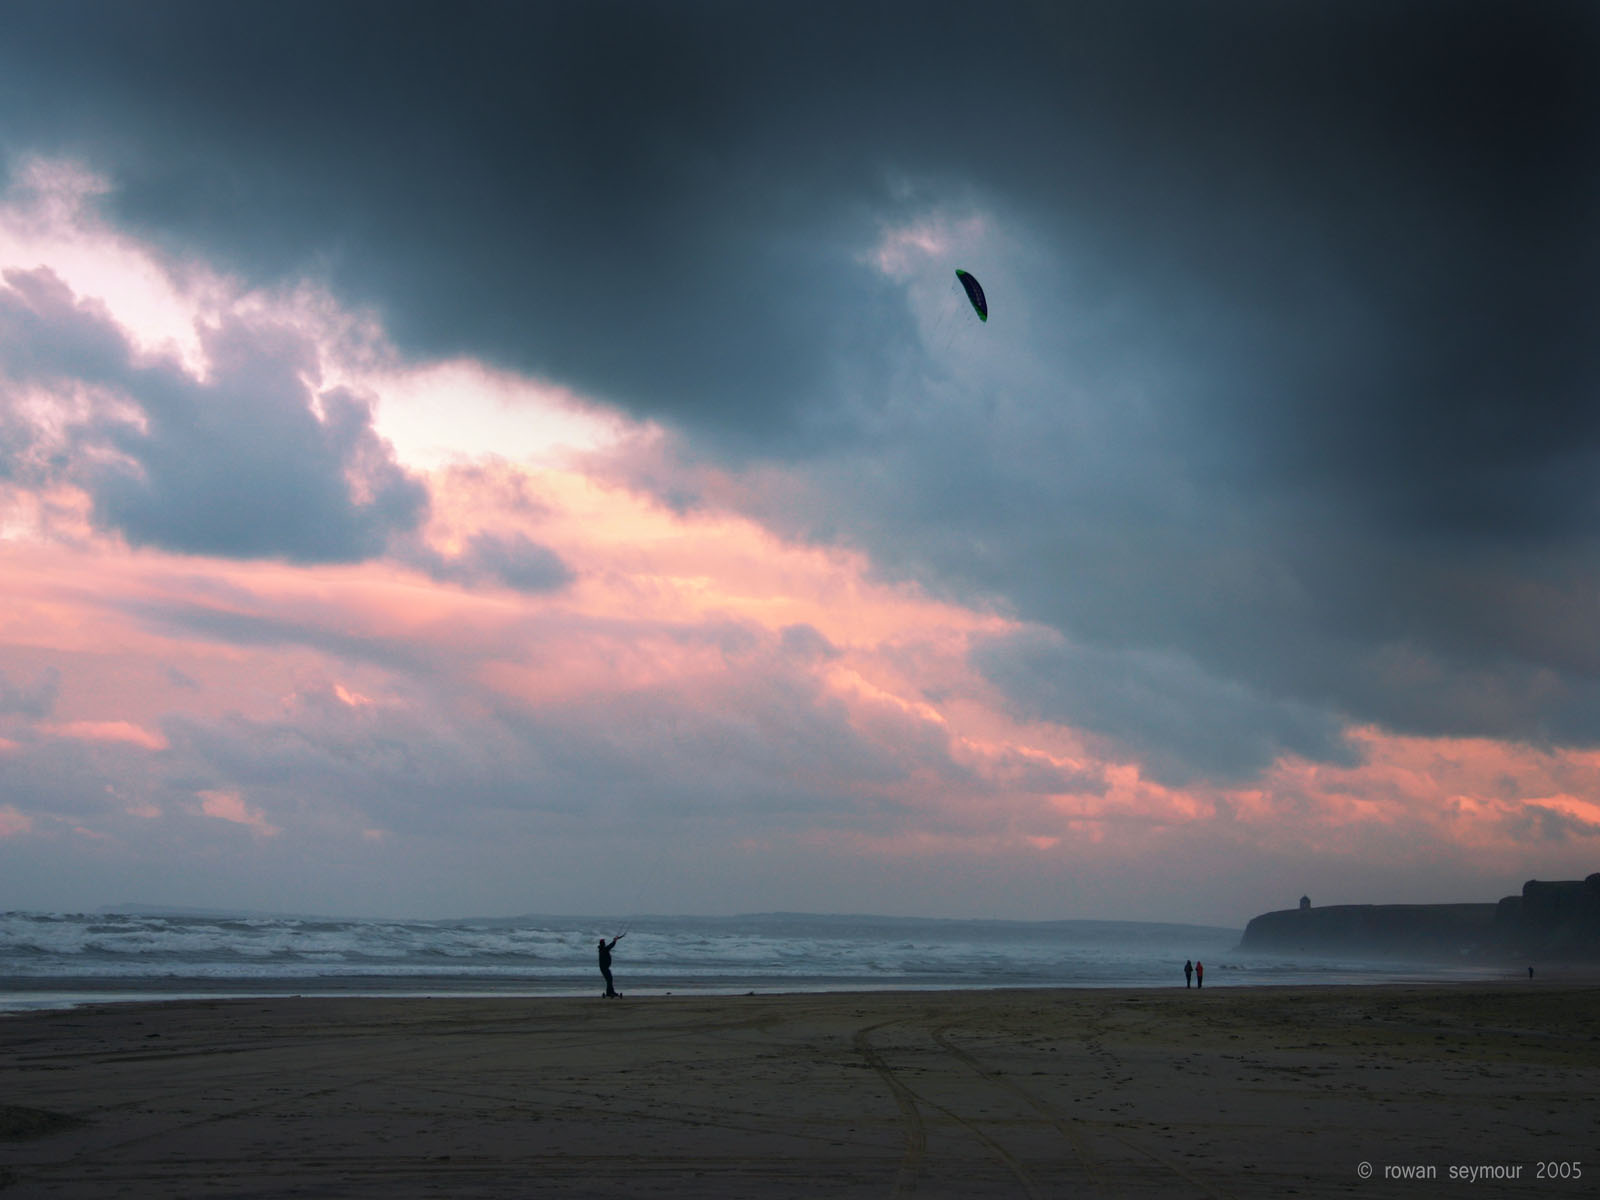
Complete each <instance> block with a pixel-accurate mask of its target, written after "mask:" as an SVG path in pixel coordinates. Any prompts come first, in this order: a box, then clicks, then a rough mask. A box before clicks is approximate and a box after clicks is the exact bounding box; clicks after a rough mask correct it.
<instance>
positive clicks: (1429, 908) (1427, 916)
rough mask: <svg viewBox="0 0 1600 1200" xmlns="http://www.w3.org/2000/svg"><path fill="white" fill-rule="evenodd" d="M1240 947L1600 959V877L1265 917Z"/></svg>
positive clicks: (1307, 904)
mask: <svg viewBox="0 0 1600 1200" xmlns="http://www.w3.org/2000/svg"><path fill="white" fill-rule="evenodd" d="M1239 948H1240V949H1241V950H1294V951H1300V952H1303V953H1310V954H1380V955H1392V956H1403V957H1407V958H1421V959H1437V958H1450V959H1460V958H1467V959H1476V960H1482V959H1501V958H1504V959H1513V958H1514V959H1517V960H1519V961H1520V960H1524V959H1527V960H1535V959H1543V960H1551V959H1556V960H1568V961H1586V962H1593V961H1600V872H1596V873H1595V874H1593V875H1590V876H1589V877H1588V878H1587V879H1575V880H1563V881H1557V882H1544V881H1541V880H1538V879H1530V880H1528V882H1527V883H1525V884H1523V885H1522V894H1521V895H1519V896H1507V897H1505V898H1504V899H1503V900H1501V901H1499V902H1498V903H1495V904H1335V905H1329V906H1327V907H1323V908H1317V907H1314V906H1313V905H1312V903H1311V901H1310V899H1309V897H1301V900H1300V906H1299V907H1298V908H1287V909H1282V910H1280V911H1278V912H1269V913H1262V914H1261V915H1260V916H1259V917H1256V918H1254V919H1253V920H1252V921H1251V922H1250V924H1248V925H1247V926H1245V930H1244V937H1243V938H1242V939H1241V940H1240V942H1239Z"/></svg>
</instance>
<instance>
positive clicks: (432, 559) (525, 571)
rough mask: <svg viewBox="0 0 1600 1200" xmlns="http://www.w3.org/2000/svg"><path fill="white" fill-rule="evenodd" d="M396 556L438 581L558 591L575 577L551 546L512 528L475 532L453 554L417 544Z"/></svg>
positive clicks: (531, 590)
mask: <svg viewBox="0 0 1600 1200" xmlns="http://www.w3.org/2000/svg"><path fill="white" fill-rule="evenodd" d="M399 557H400V559H401V560H402V561H404V562H407V563H409V564H410V565H412V566H415V567H417V568H418V569H419V570H422V571H424V572H426V573H427V574H428V575H429V576H431V577H432V578H434V579H437V580H439V581H440V582H442V583H462V584H469V585H470V584H477V583H497V584H500V585H501V586H503V587H508V588H511V589H513V590H515V591H519V592H527V593H530V594H532V593H539V592H556V591H560V590H561V589H562V588H564V587H566V586H567V585H568V584H570V583H571V582H572V581H573V580H574V579H575V578H576V575H575V574H574V573H573V571H572V568H571V567H569V566H568V565H567V564H566V562H565V561H563V560H562V558H561V556H560V555H559V554H557V553H556V552H555V551H554V550H552V549H550V548H549V547H548V546H541V545H540V544H539V543H538V542H535V541H534V540H533V539H532V538H530V537H528V535H527V534H525V533H520V532H516V531H513V532H510V533H491V532H483V533H475V534H473V535H472V536H471V537H470V538H468V539H467V544H466V546H465V547H464V548H463V549H462V550H461V552H460V553H459V554H455V555H445V554H441V553H439V552H438V551H436V550H433V549H431V548H429V547H427V546H423V545H417V546H415V547H412V548H410V549H407V550H404V551H402V552H400V554H399Z"/></svg>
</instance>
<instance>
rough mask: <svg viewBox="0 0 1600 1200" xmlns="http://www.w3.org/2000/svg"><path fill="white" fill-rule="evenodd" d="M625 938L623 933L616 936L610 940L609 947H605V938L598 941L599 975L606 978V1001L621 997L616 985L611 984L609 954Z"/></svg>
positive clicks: (625, 935)
mask: <svg viewBox="0 0 1600 1200" xmlns="http://www.w3.org/2000/svg"><path fill="white" fill-rule="evenodd" d="M627 936H628V935H627V934H625V933H619V934H617V936H616V937H614V938H612V939H611V944H610V945H609V946H608V945H606V940H605V938H601V939H600V974H602V975H604V976H605V977H606V999H607V1000H610V999H612V998H613V997H617V996H621V995H622V993H621V992H619V991H617V985H616V984H614V983H613V982H611V952H612V951H613V950H615V949H616V948H617V943H618V942H620V941H621V940H622V939H623V938H625V937H627Z"/></svg>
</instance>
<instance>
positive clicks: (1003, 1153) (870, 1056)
mask: <svg viewBox="0 0 1600 1200" xmlns="http://www.w3.org/2000/svg"><path fill="white" fill-rule="evenodd" d="M903 1023H904V1019H903V1018H902V1019H899V1020H892V1021H880V1022H879V1023H878V1024H876V1025H868V1026H866V1027H865V1028H862V1029H858V1030H857V1031H856V1034H855V1046H856V1050H857V1051H858V1052H859V1053H860V1054H861V1056H862V1057H863V1058H864V1059H866V1061H867V1064H868V1065H869V1066H870V1067H872V1069H873V1070H874V1071H876V1072H877V1073H878V1075H879V1077H880V1078H881V1079H882V1080H883V1081H884V1083H885V1084H886V1085H887V1086H888V1088H889V1090H890V1092H892V1093H893V1095H894V1098H895V1103H896V1104H898V1105H899V1106H900V1112H901V1115H902V1117H903V1118H904V1120H905V1125H906V1132H907V1139H906V1153H905V1156H904V1157H903V1158H902V1159H901V1162H900V1170H899V1172H898V1173H897V1175H896V1176H895V1184H894V1189H893V1190H892V1191H891V1192H890V1195H891V1196H907V1195H910V1194H911V1193H912V1192H913V1191H914V1190H915V1188H916V1181H917V1176H918V1174H919V1173H920V1172H921V1169H922V1160H923V1159H924V1157H926V1153H927V1145H928V1134H927V1124H926V1122H924V1120H923V1119H922V1112H921V1106H922V1105H926V1106H927V1107H929V1108H931V1109H933V1110H935V1111H936V1112H939V1113H941V1114H942V1115H944V1116H946V1117H948V1118H949V1119H950V1120H952V1121H954V1122H955V1123H956V1124H958V1125H960V1126H961V1127H962V1128H963V1129H965V1130H966V1131H967V1132H968V1133H970V1134H972V1136H973V1137H975V1138H977V1140H978V1141H979V1142H981V1143H982V1144H983V1146H984V1148H985V1149H987V1150H988V1151H989V1153H990V1154H992V1155H993V1156H994V1157H995V1158H996V1159H998V1160H999V1161H1000V1163H1001V1164H1002V1165H1003V1166H1004V1167H1005V1168H1006V1169H1007V1170H1008V1171H1010V1172H1011V1174H1012V1175H1013V1176H1015V1177H1016V1180H1017V1182H1018V1183H1019V1184H1020V1185H1021V1187H1022V1190H1023V1192H1024V1193H1025V1194H1026V1195H1027V1196H1028V1197H1029V1200H1044V1197H1043V1194H1042V1193H1041V1192H1040V1191H1039V1188H1038V1186H1037V1185H1036V1184H1035V1183H1034V1181H1033V1177H1032V1176H1031V1175H1030V1174H1029V1173H1028V1168H1027V1167H1026V1166H1025V1165H1024V1164H1023V1162H1022V1160H1021V1159H1019V1158H1017V1156H1016V1155H1014V1154H1012V1153H1011V1151H1009V1150H1007V1149H1006V1148H1005V1147H1004V1146H1003V1145H1001V1144H1000V1143H999V1142H998V1141H996V1140H995V1139H994V1138H993V1137H991V1136H990V1135H989V1134H988V1133H986V1132H984V1130H983V1129H981V1128H979V1126H978V1125H977V1124H976V1123H975V1122H973V1121H971V1120H968V1119H967V1118H966V1117H964V1116H962V1115H961V1114H960V1113H958V1112H956V1111H955V1110H954V1109H952V1108H948V1107H946V1106H945V1105H943V1104H940V1103H939V1102H938V1101H936V1100H930V1099H929V1098H928V1097H926V1096H923V1095H920V1094H919V1093H917V1092H916V1091H914V1090H913V1089H912V1088H911V1087H909V1086H907V1084H906V1083H905V1081H904V1080H902V1079H901V1078H900V1077H899V1075H897V1074H896V1072H895V1070H894V1068H892V1067H891V1066H889V1064H888V1062H887V1061H886V1060H885V1059H884V1057H883V1055H882V1054H880V1053H879V1052H878V1051H877V1050H876V1049H875V1048H874V1047H873V1045H872V1042H871V1039H870V1037H869V1035H870V1034H871V1033H872V1032H873V1031H874V1030H878V1029H882V1028H884V1027H885V1026H887V1025H897V1024H903Z"/></svg>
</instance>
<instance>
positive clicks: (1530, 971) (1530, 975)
mask: <svg viewBox="0 0 1600 1200" xmlns="http://www.w3.org/2000/svg"><path fill="white" fill-rule="evenodd" d="M1528 978H1529V979H1532V978H1533V968H1532V967H1529V968H1528Z"/></svg>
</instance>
